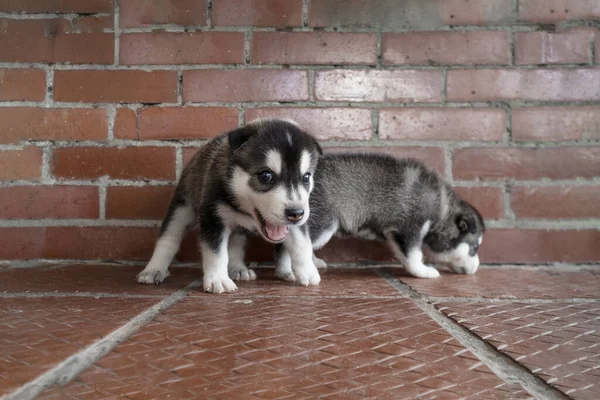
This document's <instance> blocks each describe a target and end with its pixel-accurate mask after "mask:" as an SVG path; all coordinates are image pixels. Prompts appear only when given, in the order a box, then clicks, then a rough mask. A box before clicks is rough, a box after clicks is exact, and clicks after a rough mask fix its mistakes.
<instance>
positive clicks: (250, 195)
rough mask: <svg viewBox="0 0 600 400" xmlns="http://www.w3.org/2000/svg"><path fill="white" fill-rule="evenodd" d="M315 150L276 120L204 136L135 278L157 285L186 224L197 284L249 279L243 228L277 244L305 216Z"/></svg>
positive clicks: (230, 286) (214, 286)
mask: <svg viewBox="0 0 600 400" xmlns="http://www.w3.org/2000/svg"><path fill="white" fill-rule="evenodd" d="M320 154H321V148H320V147H319V145H318V143H317V141H316V140H315V139H314V138H313V137H312V136H310V135H309V134H308V133H306V132H304V131H303V130H301V129H300V128H299V127H298V126H297V125H295V124H294V123H292V122H289V121H283V120H259V121H255V122H253V123H250V124H248V125H246V126H243V127H241V128H238V129H235V130H233V131H231V132H229V133H226V134H223V135H221V136H218V137H216V138H215V139H213V140H211V141H210V142H209V143H207V144H206V145H204V146H203V147H202V148H201V149H200V151H199V152H198V153H197V154H196V156H195V157H194V158H193V159H192V161H190V163H189V165H188V166H187V167H186V168H185V170H184V171H183V174H182V176H181V179H180V181H179V184H178V185H177V188H176V189H175V193H174V195H173V198H172V199H171V203H170V204H169V208H168V211H167V215H166V217H165V218H164V220H163V223H162V226H161V229H160V235H159V238H158V240H157V242H156V246H155V248H154V253H153V254H152V258H151V259H150V262H149V263H148V265H147V266H146V268H145V269H144V270H143V271H142V272H140V273H139V275H138V276H137V280H138V282H140V283H148V284H151V283H160V282H162V281H163V280H164V279H165V278H166V277H167V276H169V272H168V268H169V265H170V263H171V261H172V260H173V257H174V256H175V253H176V252H177V250H178V249H179V245H180V243H181V239H182V237H183V234H184V232H185V230H186V228H188V227H191V226H197V227H198V229H199V235H198V242H199V246H200V249H201V251H202V268H203V270H204V278H203V280H204V282H203V283H204V290H206V291H208V292H213V293H222V292H232V291H234V290H236V289H237V286H236V285H235V283H233V281H232V279H231V278H233V279H236V280H251V279H255V278H256V274H255V273H254V271H252V270H250V269H248V268H247V267H246V265H245V264H244V247H245V244H246V234H247V233H248V232H256V233H259V234H260V235H261V236H262V237H263V238H264V239H266V240H267V241H269V242H271V243H280V242H282V241H283V240H284V239H285V238H286V236H287V235H288V232H289V231H294V230H295V229H298V227H300V226H301V225H303V224H304V223H305V222H306V221H307V220H308V216H309V214H310V207H309V200H308V199H309V194H310V191H311V189H312V186H313V178H312V175H313V173H314V171H315V168H316V166H317V161H318V158H319V156H320ZM317 274H318V273H317Z"/></svg>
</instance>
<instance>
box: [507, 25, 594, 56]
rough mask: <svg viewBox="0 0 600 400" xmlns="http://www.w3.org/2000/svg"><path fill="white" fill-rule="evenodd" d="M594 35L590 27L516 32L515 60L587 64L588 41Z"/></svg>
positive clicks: (588, 53)
mask: <svg viewBox="0 0 600 400" xmlns="http://www.w3.org/2000/svg"><path fill="white" fill-rule="evenodd" d="M594 36H595V32H594V30H591V29H573V30H570V31H568V32H557V33H550V32H516V33H515V62H516V63H517V64H561V63H562V64H588V63H589V62H590V57H591V54H590V43H591V41H592V40H593V38H594Z"/></svg>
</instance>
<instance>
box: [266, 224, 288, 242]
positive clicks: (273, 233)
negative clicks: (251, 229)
mask: <svg viewBox="0 0 600 400" xmlns="http://www.w3.org/2000/svg"><path fill="white" fill-rule="evenodd" d="M265 230H266V231H267V236H268V237H269V239H271V240H273V241H275V242H279V241H281V240H283V239H284V238H285V235H287V233H288V227H287V226H284V225H273V224H271V223H269V222H265Z"/></svg>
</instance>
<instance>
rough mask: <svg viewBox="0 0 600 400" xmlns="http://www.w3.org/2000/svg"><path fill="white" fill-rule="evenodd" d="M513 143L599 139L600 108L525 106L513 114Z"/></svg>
mask: <svg viewBox="0 0 600 400" xmlns="http://www.w3.org/2000/svg"><path fill="white" fill-rule="evenodd" d="M512 138H513V140H539V141H560V140H582V139H583V140H596V139H600V107H593V106H589V107H584V106H582V107H531V108H530V107H525V108H516V109H513V111H512Z"/></svg>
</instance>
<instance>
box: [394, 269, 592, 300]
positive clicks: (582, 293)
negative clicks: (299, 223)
mask: <svg viewBox="0 0 600 400" xmlns="http://www.w3.org/2000/svg"><path fill="white" fill-rule="evenodd" d="M387 270H388V271H390V272H391V273H393V274H394V275H395V276H397V277H398V279H400V280H401V281H402V282H404V283H406V284H407V285H409V286H410V287H411V288H413V289H414V290H417V291H419V292H421V293H424V294H427V295H429V296H433V297H483V298H507V299H514V298H520V299H524V298H527V299H529V298H532V299H533V298H539V299H567V298H573V297H575V298H600V268H593V267H590V268H589V269H588V270H579V271H573V270H571V271H569V270H564V269H561V268H558V267H548V268H535V269H533V268H528V269H526V268H503V267H484V268H481V269H480V270H479V271H477V273H476V274H475V275H462V274H454V273H449V272H448V273H445V274H442V277H441V278H440V279H418V278H412V277H407V276H406V275H404V273H403V271H397V270H394V269H392V268H389V269H387Z"/></svg>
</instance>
